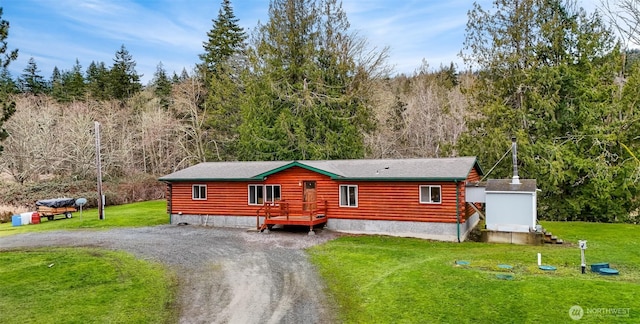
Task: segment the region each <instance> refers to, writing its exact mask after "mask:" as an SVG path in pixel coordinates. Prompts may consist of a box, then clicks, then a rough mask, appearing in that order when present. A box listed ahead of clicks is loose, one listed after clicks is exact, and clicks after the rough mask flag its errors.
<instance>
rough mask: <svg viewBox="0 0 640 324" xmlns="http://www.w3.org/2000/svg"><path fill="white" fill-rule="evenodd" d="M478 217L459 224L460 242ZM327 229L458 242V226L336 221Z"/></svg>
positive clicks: (454, 224) (332, 219) (328, 225)
mask: <svg viewBox="0 0 640 324" xmlns="http://www.w3.org/2000/svg"><path fill="white" fill-rule="evenodd" d="M479 220H480V216H479V215H478V213H475V214H474V215H473V216H471V217H469V218H468V219H467V221H466V222H464V223H460V241H464V240H465V239H466V238H467V235H469V233H470V232H471V230H472V229H473V228H474V227H475V226H476V225H477V224H478V221H479ZM327 229H330V230H333V231H336V232H343V233H351V234H371V235H389V236H400V237H416V238H421V239H428V240H437V241H450V242H457V241H458V224H456V223H434V222H407V221H386V220H361V219H336V218H329V219H328V220H327Z"/></svg>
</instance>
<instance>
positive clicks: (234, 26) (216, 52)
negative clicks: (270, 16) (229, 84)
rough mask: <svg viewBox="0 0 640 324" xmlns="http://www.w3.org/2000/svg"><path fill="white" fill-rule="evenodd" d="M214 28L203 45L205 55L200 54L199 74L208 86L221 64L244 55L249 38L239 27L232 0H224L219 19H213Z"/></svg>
mask: <svg viewBox="0 0 640 324" xmlns="http://www.w3.org/2000/svg"><path fill="white" fill-rule="evenodd" d="M212 21H213V28H212V29H211V30H210V31H209V32H208V33H207V37H208V40H207V41H206V42H204V43H203V44H202V46H203V47H204V51H205V52H204V53H203V54H200V55H199V57H200V61H201V62H200V64H198V73H200V77H201V78H202V80H204V82H205V84H208V82H209V80H210V78H211V77H212V76H214V75H216V74H217V72H218V71H217V67H218V65H220V64H225V65H226V64H229V63H230V62H229V59H230V58H232V57H233V56H236V55H239V54H241V53H242V51H243V50H244V47H245V40H246V39H247V36H246V34H245V32H244V30H243V29H242V27H240V25H238V21H239V19H237V18H236V16H235V14H234V13H233V8H232V6H231V0H222V4H221V7H220V10H219V11H218V17H217V18H216V19H213V20H212Z"/></svg>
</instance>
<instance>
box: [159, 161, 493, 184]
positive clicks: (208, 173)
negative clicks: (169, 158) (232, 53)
mask: <svg viewBox="0 0 640 324" xmlns="http://www.w3.org/2000/svg"><path fill="white" fill-rule="evenodd" d="M293 166H299V167H302V168H306V169H309V170H313V171H316V172H320V173H323V174H326V175H328V176H330V177H331V178H333V179H344V180H386V181H389V180H464V179H466V178H467V176H468V175H469V172H470V171H471V170H472V169H473V168H474V167H478V172H480V173H481V172H482V171H481V170H480V168H479V166H478V165H477V161H476V158H475V157H457V158H434V159H385V160H323V161H278V162H206V163H200V164H197V165H194V166H192V167H189V168H186V169H184V170H180V171H178V172H175V173H172V174H169V175H166V176H164V177H161V178H160V180H161V181H190V180H191V181H193V180H261V179H262V178H263V177H264V176H266V175H269V174H272V173H276V172H278V171H280V170H282V169H287V168H289V167H293Z"/></svg>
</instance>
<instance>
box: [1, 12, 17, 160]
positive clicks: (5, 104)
mask: <svg viewBox="0 0 640 324" xmlns="http://www.w3.org/2000/svg"><path fill="white" fill-rule="evenodd" d="M8 36H9V22H8V21H6V20H4V19H2V7H0V68H2V72H3V73H2V75H3V79H2V82H3V87H2V88H1V89H0V90H2V91H0V106H2V107H1V108H2V110H1V111H0V143H1V142H2V141H3V140H4V139H6V138H7V136H9V134H7V130H5V129H4V128H3V127H2V124H4V122H6V121H7V120H8V119H9V118H10V117H11V115H13V113H14V112H15V111H16V103H15V102H14V101H12V100H10V98H9V94H10V92H9V91H6V90H8V89H10V86H9V87H5V85H6V84H10V82H6V81H5V80H7V79H6V78H5V77H6V76H9V79H8V80H11V78H10V74H9V73H8V71H7V67H8V66H9V64H10V63H11V61H15V60H16V59H17V58H18V50H17V49H14V50H12V51H9V50H8V49H7V37H8ZM5 72H6V73H5ZM0 152H2V146H0Z"/></svg>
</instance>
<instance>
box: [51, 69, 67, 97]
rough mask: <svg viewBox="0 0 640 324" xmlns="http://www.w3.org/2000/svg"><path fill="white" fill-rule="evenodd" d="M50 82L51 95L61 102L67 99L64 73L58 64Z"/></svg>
mask: <svg viewBox="0 0 640 324" xmlns="http://www.w3.org/2000/svg"><path fill="white" fill-rule="evenodd" d="M49 84H50V85H51V96H52V97H53V98H55V99H56V100H57V101H59V102H64V101H65V100H66V95H65V92H64V84H63V81H62V73H61V72H60V69H58V67H57V66H54V67H53V72H52V73H51V79H50V80H49Z"/></svg>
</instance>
